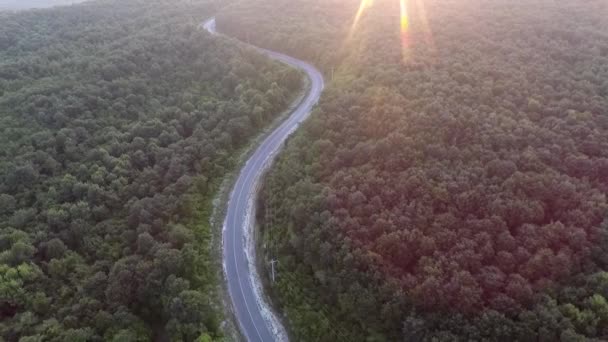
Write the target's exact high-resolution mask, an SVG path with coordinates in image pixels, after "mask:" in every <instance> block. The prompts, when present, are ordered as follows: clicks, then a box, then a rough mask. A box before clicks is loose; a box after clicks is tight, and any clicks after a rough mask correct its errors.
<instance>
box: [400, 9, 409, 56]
mask: <svg viewBox="0 0 608 342" xmlns="http://www.w3.org/2000/svg"><path fill="white" fill-rule="evenodd" d="M407 6H408V3H407V0H399V8H400V22H401V52H402V57H403V60H404V61H407V60H408V59H409V47H410V18H409V15H408V12H407Z"/></svg>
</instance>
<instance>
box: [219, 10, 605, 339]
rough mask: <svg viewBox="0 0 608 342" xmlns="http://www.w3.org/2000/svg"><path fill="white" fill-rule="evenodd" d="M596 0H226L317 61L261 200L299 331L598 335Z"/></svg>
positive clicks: (269, 252) (248, 23)
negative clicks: (317, 96) (308, 105)
mask: <svg viewBox="0 0 608 342" xmlns="http://www.w3.org/2000/svg"><path fill="white" fill-rule="evenodd" d="M400 5H402V6H401V8H400ZM358 11H359V12H360V13H361V15H360V20H359V21H358V22H356V23H354V22H355V18H356V17H357V12H358ZM607 18H608V4H607V3H606V2H605V1H600V0H592V1H567V2H566V1H560V2H556V1H548V0H531V1H525V2H518V3H517V5H515V4H514V3H513V2H512V1H506V0H488V1H482V2H479V1H469V0H449V1H444V0H441V1H439V0H437V1H436V0H426V1H422V0H419V1H416V0H407V1H406V0H404V1H397V0H375V1H362V2H359V1H354V0H353V1H350V0H333V1H325V0H323V1H310V0H290V1H287V0H260V1H249V2H244V3H239V4H236V5H235V6H232V7H231V8H229V9H228V10H227V11H225V12H223V14H222V15H221V16H220V17H219V26H220V27H221V28H222V29H223V30H226V31H228V32H231V34H234V35H237V36H239V37H240V38H241V39H245V40H249V41H251V42H255V43H256V44H260V45H263V46H267V47H271V48H274V49H278V50H282V51H285V52H288V53H290V54H294V55H296V56H300V57H303V58H305V59H308V60H310V61H312V62H314V63H317V64H318V65H320V66H321V67H322V68H323V69H324V70H325V72H326V75H327V78H328V81H329V84H328V87H327V90H326V93H325V95H324V96H323V98H322V100H321V102H320V104H319V106H318V109H317V110H316V112H315V113H314V114H313V116H312V117H311V119H310V120H309V121H308V122H306V124H305V125H304V126H303V128H302V129H301V130H300V131H299V132H298V133H296V135H295V137H294V138H293V139H292V140H291V141H290V142H289V144H288V145H287V148H286V150H285V152H284V153H283V154H282V156H281V157H280V158H279V161H278V163H277V166H276V168H275V169H274V170H273V171H272V172H271V173H270V175H269V176H268V177H267V180H266V184H265V187H264V190H263V195H262V198H261V200H260V205H259V208H260V209H259V212H258V217H259V219H260V223H261V229H262V232H263V234H262V241H261V245H263V246H264V247H265V251H264V253H265V255H266V257H272V258H277V259H278V260H279V263H278V279H277V283H276V284H275V285H274V286H273V287H272V289H273V295H274V297H275V299H276V301H277V303H278V304H279V306H280V307H281V308H282V309H283V310H284V312H285V314H286V319H287V322H288V323H289V324H288V325H289V326H290V329H291V331H292V335H293V337H294V339H295V340H301V341H335V340H344V341H398V340H404V341H465V340H488V341H515V340H516V341H560V340H561V341H589V340H598V341H599V340H607V339H608V302H607V299H608V273H607V272H606V271H608V264H607V262H608V257H607V256H608V240H607V238H608V234H607V233H608V222H607V221H606V217H607V216H606V214H607V210H608V203H607V200H606V193H607V192H608V19H607Z"/></svg>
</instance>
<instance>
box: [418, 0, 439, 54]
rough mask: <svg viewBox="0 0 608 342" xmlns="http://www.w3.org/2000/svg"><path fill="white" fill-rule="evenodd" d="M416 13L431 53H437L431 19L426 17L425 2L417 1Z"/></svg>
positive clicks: (422, 0)
mask: <svg viewBox="0 0 608 342" xmlns="http://www.w3.org/2000/svg"><path fill="white" fill-rule="evenodd" d="M415 5H416V12H417V14H418V18H419V20H420V25H421V29H422V32H423V33H424V39H425V41H426V43H427V44H428V46H429V48H430V49H431V52H432V53H434V52H435V50H436V49H435V41H434V39H433V32H432V31H431V25H429V18H428V16H427V15H426V6H425V4H424V0H415Z"/></svg>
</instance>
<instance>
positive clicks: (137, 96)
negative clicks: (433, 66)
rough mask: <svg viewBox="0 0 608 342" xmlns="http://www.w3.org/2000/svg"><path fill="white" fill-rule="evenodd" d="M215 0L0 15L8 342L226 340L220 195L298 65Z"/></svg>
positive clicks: (296, 83)
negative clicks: (243, 33)
mask: <svg viewBox="0 0 608 342" xmlns="http://www.w3.org/2000/svg"><path fill="white" fill-rule="evenodd" d="M217 7H218V4H217V3H215V2H213V1H185V0H184V1H181V0H179V1H175V0H171V1H168V0H158V1H144V0H128V1H123V0H120V1H119V0H102V1H94V2H87V3H85V4H81V5H77V6H73V7H65V8H58V9H50V10H34V11H25V12H20V13H16V14H12V13H0V340H2V341H17V340H19V341H22V342H27V341H148V340H152V339H155V340H171V341H194V340H200V341H211V340H219V339H221V338H222V336H221V331H220V327H219V324H220V321H221V319H223V317H222V310H221V308H219V307H218V305H219V304H218V303H219V302H218V301H217V300H216V297H217V294H216V293H215V292H216V291H215V289H216V286H217V283H218V281H219V277H220V275H219V272H220V268H219V267H218V266H217V265H216V264H214V261H213V255H212V252H211V250H212V246H211V243H212V240H211V237H212V231H211V227H210V226H209V215H210V210H211V207H212V206H211V201H212V198H213V196H214V194H215V192H216V190H217V189H218V185H219V183H220V182H221V179H222V177H223V176H224V175H225V174H226V173H227V172H229V171H230V170H232V169H233V168H234V166H235V163H236V161H237V157H238V154H239V151H240V150H242V148H243V147H244V146H245V145H246V144H247V143H248V141H250V139H251V138H252V137H253V136H254V135H256V134H257V133H258V132H259V131H260V129H261V128H263V127H265V126H266V125H267V124H269V123H270V121H271V120H272V119H273V118H274V116H275V115H276V114H278V113H279V112H280V111H282V110H283V109H284V108H285V107H286V105H287V103H288V102H289V101H290V99H291V98H292V97H293V96H294V93H295V92H296V91H298V90H299V88H300V75H299V73H298V72H297V71H294V70H291V69H288V68H286V67H284V66H282V65H279V64H277V63H274V62H270V61H269V60H268V59H267V58H266V57H264V56H261V55H259V54H258V53H256V52H254V51H251V50H247V49H244V48H242V47H239V46H237V45H236V44H235V43H234V42H228V41H226V40H223V39H217V38H215V37H212V36H211V35H209V34H208V33H206V32H203V30H201V29H199V28H198V25H199V23H200V22H201V21H202V20H203V19H205V18H206V17H208V16H209V15H211V14H213V13H214V12H215V11H216V10H217ZM215 243H217V241H216V242H215Z"/></svg>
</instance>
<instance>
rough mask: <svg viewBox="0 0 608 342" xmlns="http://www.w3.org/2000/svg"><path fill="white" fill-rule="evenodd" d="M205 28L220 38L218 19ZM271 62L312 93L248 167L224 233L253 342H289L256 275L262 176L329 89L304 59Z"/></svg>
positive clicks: (238, 307) (228, 271)
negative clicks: (294, 73) (299, 74)
mask: <svg viewBox="0 0 608 342" xmlns="http://www.w3.org/2000/svg"><path fill="white" fill-rule="evenodd" d="M203 27H204V28H205V29H206V30H207V31H209V32H210V33H213V34H217V31H216V25H215V18H212V19H210V20H208V21H206V22H205V23H204V24H203ZM255 48H256V49H258V50H259V51H261V52H262V53H264V54H266V55H267V56H268V57H270V58H272V59H275V60H278V61H280V62H283V63H285V64H288V65H290V66H292V67H295V68H298V69H300V70H302V71H304V72H305V73H306V75H307V76H308V78H309V79H310V89H309V90H308V93H307V94H306V96H305V97H304V98H303V99H302V100H301V102H300V103H299V104H298V106H297V107H296V108H295V109H294V110H293V112H292V113H291V114H290V116H289V117H288V118H287V119H286V120H285V121H284V122H283V123H282V124H281V125H280V126H279V127H278V128H276V129H275V130H274V131H273V132H272V133H270V134H269V135H268V136H267V137H266V138H265V139H264V141H263V142H262V143H261V144H260V146H259V147H257V149H256V150H255V152H254V153H253V155H251V157H250V158H249V160H248V161H247V163H246V164H245V166H243V168H242V170H241V172H240V174H239V177H238V179H237V181H236V183H235V185H234V189H233V190H232V193H231V195H230V200H229V202H228V207H227V212H226V219H225V221H224V229H223V233H222V234H223V237H222V238H223V259H224V260H223V265H224V272H225V275H226V281H227V283H228V291H229V294H230V298H231V300H232V305H233V308H234V314H235V316H236V319H237V321H238V323H239V326H240V329H241V332H242V334H243V335H244V336H245V338H246V339H247V340H248V341H251V342H258V341H262V342H269V341H280V340H284V339H286V338H287V337H286V335H285V333H284V331H285V330H284V329H283V327H282V326H281V325H280V322H279V321H278V320H277V319H276V318H275V317H274V315H273V314H272V313H271V310H269V307H268V305H267V304H266V303H265V301H264V300H263V299H262V298H261V297H262V296H261V293H260V292H261V285H259V282H258V280H257V279H259V278H258V277H257V273H256V270H255V266H254V265H255V262H254V260H252V259H253V258H255V252H253V248H254V247H255V243H254V241H252V240H253V239H252V238H251V236H253V234H250V232H251V230H252V229H253V227H254V222H253V220H254V219H255V215H254V213H253V212H252V211H253V205H254V201H255V197H256V195H257V189H258V185H259V182H260V177H261V175H262V174H263V173H264V171H265V170H266V169H267V168H268V167H269V166H270V164H271V162H272V160H273V159H274V157H275V156H276V154H277V152H278V151H279V150H280V149H281V147H282V146H283V143H284V142H285V140H286V139H287V137H288V136H289V135H290V134H291V133H292V132H293V131H295V130H296V128H297V127H298V125H299V124H300V122H302V121H303V120H304V119H306V118H307V117H308V115H309V114H310V111H311V109H312V107H313V106H314V105H315V104H316V103H317V101H318V100H319V97H320V95H321V92H322V91H323V87H324V80H323V76H322V75H321V72H319V70H317V69H316V68H315V67H313V66H312V65H310V64H308V63H306V62H304V61H301V60H299V59H296V58H293V57H290V56H287V55H284V54H281V53H278V52H274V51H269V50H265V49H261V48H257V47H255Z"/></svg>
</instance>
